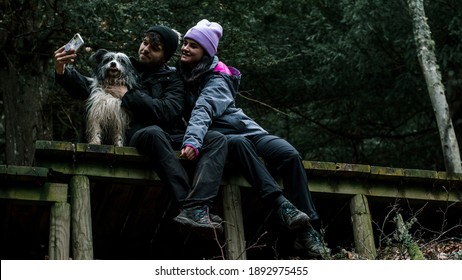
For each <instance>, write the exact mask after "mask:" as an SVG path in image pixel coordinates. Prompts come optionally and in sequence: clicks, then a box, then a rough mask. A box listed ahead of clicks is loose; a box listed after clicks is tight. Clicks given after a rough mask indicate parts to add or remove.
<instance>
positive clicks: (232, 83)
mask: <svg viewBox="0 0 462 280" xmlns="http://www.w3.org/2000/svg"><path fill="white" fill-rule="evenodd" d="M209 71H210V72H213V73H215V74H219V75H221V76H222V77H223V78H224V79H225V80H226V82H227V83H228V85H229V87H230V89H231V90H232V93H233V97H236V94H237V92H238V91H239V85H240V84H241V72H240V71H239V70H238V69H237V68H234V67H232V66H228V65H226V64H224V63H223V62H222V61H220V60H219V58H218V56H215V57H214V58H213V62H212V64H211V65H210V68H209Z"/></svg>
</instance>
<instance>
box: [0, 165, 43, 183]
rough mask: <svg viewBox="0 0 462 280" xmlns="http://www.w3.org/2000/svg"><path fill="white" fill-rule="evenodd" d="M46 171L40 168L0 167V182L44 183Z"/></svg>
mask: <svg viewBox="0 0 462 280" xmlns="http://www.w3.org/2000/svg"><path fill="white" fill-rule="evenodd" d="M47 176H48V169H47V168H42V167H31V166H16V165H0V182H2V185H3V182H8V181H14V182H45V180H46V179H47Z"/></svg>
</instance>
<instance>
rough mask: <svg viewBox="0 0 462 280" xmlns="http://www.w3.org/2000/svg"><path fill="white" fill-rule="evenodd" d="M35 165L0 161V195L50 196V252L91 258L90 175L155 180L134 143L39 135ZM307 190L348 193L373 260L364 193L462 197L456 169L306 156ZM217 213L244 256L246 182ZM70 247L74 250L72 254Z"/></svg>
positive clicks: (364, 251) (231, 184)
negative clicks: (97, 142) (47, 138)
mask: <svg viewBox="0 0 462 280" xmlns="http://www.w3.org/2000/svg"><path fill="white" fill-rule="evenodd" d="M35 159H36V162H35V166H34V167H25V166H0V182H1V187H0V198H1V199H16V200H38V201H46V202H50V203H51V207H52V211H51V217H50V243H49V257H50V258H51V259H69V258H70V257H72V259H93V240H92V231H91V218H92V217H91V206H90V182H106V183H116V184H127V185H144V184H150V185H158V186H159V187H162V186H163V185H162V182H161V181H160V179H159V177H158V176H157V174H156V173H155V172H154V171H153V169H152V167H151V162H152V160H155V159H149V158H148V157H146V156H144V155H141V154H139V153H138V152H137V150H136V149H135V148H131V147H114V146H106V145H89V144H83V143H70V142H58V141H37V142H36V151H35ZM304 166H305V170H306V172H307V174H308V176H309V187H310V191H311V192H312V193H327V194H330V195H348V196H351V201H350V212H351V216H352V222H353V232H354V238H355V247H356V251H357V252H358V253H359V254H361V255H363V256H364V257H366V258H369V259H374V258H375V257H376V251H375V250H376V249H375V244H374V235H373V232H372V223H371V217H370V212H369V205H368V199H367V198H368V197H385V198H390V199H396V198H407V199H417V200H428V201H448V202H461V201H462V174H448V173H446V172H436V171H430V170H416V169H402V168H389V167H378V166H369V165H357V164H345V163H332V162H315V161H304ZM222 185H223V195H222V197H223V202H222V203H223V216H224V217H223V218H224V219H225V221H226V223H224V229H225V239H226V240H225V242H226V243H225V244H226V258H227V259H246V253H245V245H246V244H245V238H244V224H243V218H242V215H243V213H242V208H241V204H240V203H241V198H240V188H243V187H250V186H249V184H248V182H247V181H246V180H245V179H244V178H242V177H240V176H237V175H236V174H226V175H225V176H224V178H223V179H222ZM70 252H72V256H70Z"/></svg>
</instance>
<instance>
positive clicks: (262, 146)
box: [177, 19, 329, 258]
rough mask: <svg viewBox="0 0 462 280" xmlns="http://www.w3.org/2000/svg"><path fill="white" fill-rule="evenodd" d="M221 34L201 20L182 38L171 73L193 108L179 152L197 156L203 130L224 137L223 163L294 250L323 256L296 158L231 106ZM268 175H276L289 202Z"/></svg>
mask: <svg viewBox="0 0 462 280" xmlns="http://www.w3.org/2000/svg"><path fill="white" fill-rule="evenodd" d="M222 32H223V29H222V27H221V26H220V25H219V24H218V23H216V22H209V21H208V20H206V19H203V20H201V21H200V22H199V23H197V25H196V26H194V27H192V28H191V29H189V30H188V32H186V34H185V36H184V42H183V46H182V48H181V58H180V61H179V64H178V67H177V69H178V71H179V74H180V76H181V77H182V78H183V79H184V82H185V86H186V90H187V103H189V106H193V107H194V109H193V110H186V111H188V112H192V114H191V116H187V119H189V122H188V128H187V130H186V133H185V136H184V140H183V147H184V149H183V150H184V153H185V154H186V155H188V154H190V155H194V154H195V153H197V151H198V150H199V149H200V147H201V145H202V141H203V138H204V135H205V133H207V131H208V130H209V129H210V130H214V131H219V132H221V133H223V134H225V135H226V136H227V139H228V158H229V160H230V161H231V162H232V163H235V164H237V165H238V166H239V168H240V171H241V172H242V174H243V175H244V177H245V178H246V179H247V180H248V181H249V183H250V184H251V185H252V186H253V187H255V188H257V190H258V192H259V195H260V197H261V198H262V201H263V202H264V204H265V205H266V206H268V207H269V208H271V209H274V211H276V213H277V217H278V219H279V221H280V222H281V224H282V225H283V226H285V227H287V228H288V229H289V230H291V231H293V232H295V233H296V235H297V238H296V240H295V247H296V249H299V250H303V251H304V252H305V253H308V254H309V255H310V256H311V257H317V258H319V257H325V256H326V255H327V254H328V253H329V249H328V248H326V247H325V246H324V245H323V242H322V240H321V238H320V235H319V233H318V232H317V231H315V230H314V229H313V227H312V226H311V224H310V221H313V220H317V219H319V217H318V214H317V213H316V210H315V207H314V205H313V201H312V199H311V195H310V192H309V190H308V188H307V186H308V181H307V177H306V173H305V170H304V167H303V163H302V160H301V157H300V155H299V153H298V152H297V150H296V149H295V148H294V147H293V146H292V145H290V144H289V143H288V142H287V141H285V140H284V139H282V138H280V137H277V136H274V135H270V134H269V133H268V132H267V131H265V130H264V129H263V128H262V127H261V126H259V125H258V124H257V123H256V122H255V121H254V120H252V119H251V118H249V117H248V116H247V115H245V114H244V112H243V111H242V109H240V108H237V107H236V105H235V99H234V98H235V96H236V93H237V91H238V86H239V83H240V78H241V75H240V72H239V71H238V70H237V69H235V68H233V67H228V66H226V65H225V64H224V63H223V62H221V61H219V59H218V57H217V56H215V54H216V52H217V47H218V43H219V40H220V38H221V36H222ZM187 106H188V105H187ZM260 157H261V158H263V159H264V161H265V163H266V165H267V166H268V167H267V166H265V164H264V163H262V161H261V160H260ZM270 170H271V172H275V174H278V175H280V176H282V178H283V184H284V188H285V191H286V192H287V194H288V198H289V199H287V198H286V197H285V196H284V195H283V192H282V190H281V188H280V187H279V186H278V184H277V183H276V181H275V179H274V178H273V176H272V175H271V173H270ZM289 200H290V201H291V202H290V201H289ZM292 203H293V204H292ZM294 204H295V205H296V206H297V207H298V209H297V207H295V206H294ZM299 209H301V210H299Z"/></svg>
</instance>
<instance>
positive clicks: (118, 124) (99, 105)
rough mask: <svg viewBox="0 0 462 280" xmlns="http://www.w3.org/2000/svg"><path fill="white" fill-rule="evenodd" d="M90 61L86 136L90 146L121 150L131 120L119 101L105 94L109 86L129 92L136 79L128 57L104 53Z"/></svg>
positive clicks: (103, 51)
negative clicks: (116, 86) (118, 148)
mask: <svg viewBox="0 0 462 280" xmlns="http://www.w3.org/2000/svg"><path fill="white" fill-rule="evenodd" d="M90 60H93V61H95V62H96V63H97V64H98V66H97V67H96V68H95V72H94V75H93V77H92V78H91V82H92V84H91V86H90V90H91V91H90V96H89V98H88V99H87V102H86V108H87V127H86V135H87V140H88V143H89V144H113V145H115V146H119V147H121V146H123V145H124V142H125V131H126V130H127V129H128V125H129V122H130V116H129V114H128V112H127V111H125V109H124V108H122V107H121V103H122V100H121V99H119V98H116V97H114V96H112V95H111V94H110V93H107V92H106V91H105V88H106V87H107V86H110V85H125V86H126V87H127V88H128V89H131V88H134V87H136V86H137V85H138V81H139V78H138V75H137V72H136V70H135V69H134V68H133V65H132V63H131V62H130V59H129V58H128V56H127V55H125V54H123V53H116V52H110V51H107V50H104V49H100V50H98V51H97V52H96V53H94V54H93V55H92V56H91V57H90Z"/></svg>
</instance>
